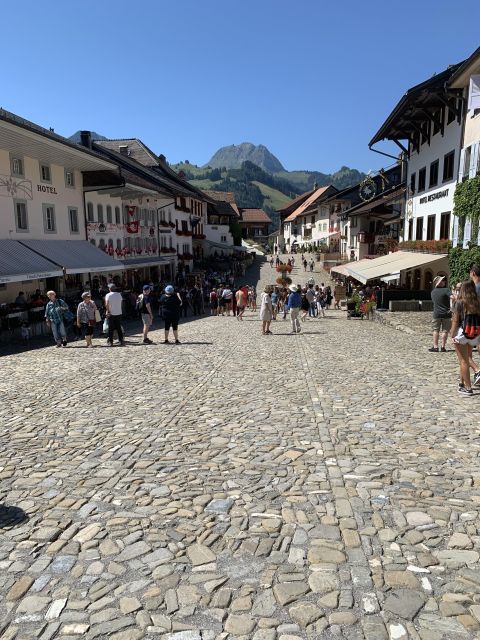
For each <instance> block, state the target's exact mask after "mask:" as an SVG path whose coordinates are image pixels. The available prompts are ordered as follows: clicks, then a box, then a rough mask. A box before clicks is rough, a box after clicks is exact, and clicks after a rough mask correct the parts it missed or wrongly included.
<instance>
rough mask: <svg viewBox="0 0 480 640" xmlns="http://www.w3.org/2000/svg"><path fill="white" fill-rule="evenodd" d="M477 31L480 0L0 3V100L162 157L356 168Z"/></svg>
mask: <svg viewBox="0 0 480 640" xmlns="http://www.w3.org/2000/svg"><path fill="white" fill-rule="evenodd" d="M479 24H480V2H479V0H461V1H460V2H452V1H451V0H449V1H448V2H447V1H446V0H403V1H402V2H397V3H393V4H392V3H386V2H384V1H380V0H367V1H366V2H357V1H356V0H343V1H342V0H335V1H332V0H171V1H168V2H167V1H165V0H136V1H132V0H81V1H80V0H68V1H65V0H51V1H50V2H46V3H43V2H38V0H22V2H9V3H6V4H5V5H3V6H2V38H1V43H0V50H1V52H2V56H1V57H2V61H3V64H2V79H1V94H0V95H1V98H0V106H2V107H3V108H5V109H8V110H10V111H13V112H14V113H16V114H18V115H21V116H23V117H25V118H28V119H30V120H33V121H34V122H36V123H38V124H41V125H43V126H46V127H49V126H51V127H54V129H55V131H56V132H57V133H60V134H62V135H65V136H68V135H71V134H72V133H74V132H75V131H77V130H78V129H91V130H93V131H96V132H98V133H100V134H102V135H105V136H107V137H111V138H120V137H138V138H140V139H142V140H143V141H144V142H145V143H146V144H147V145H148V146H149V147H151V148H152V149H153V150H154V151H155V152H157V153H164V154H165V155H166V157H167V159H168V160H169V162H178V161H180V160H185V159H188V160H189V161H190V162H192V163H195V164H204V163H206V162H207V161H208V160H209V158H210V157H211V155H212V154H213V153H214V152H215V151H216V150H217V149H218V148H219V147H221V146H224V145H229V144H238V143H240V142H244V141H248V142H253V143H255V144H260V143H262V144H265V145H266V146H267V147H268V148H269V149H270V150H271V151H272V153H274V154H275V155H276V156H277V157H278V158H279V159H280V161H281V162H282V163H283V164H284V166H285V167H286V168H287V169H289V170H293V169H310V170H318V171H325V172H330V171H335V170H337V169H338V168H339V167H340V166H341V165H348V166H350V167H354V168H358V169H361V170H364V171H367V170H369V169H376V168H379V167H380V166H382V165H384V164H388V159H385V162H384V160H383V159H382V157H381V156H378V155H376V154H374V153H372V152H371V151H369V150H368V141H369V140H370V139H371V137H372V135H373V134H374V133H375V132H376V130H377V129H378V128H379V126H380V125H381V124H382V122H383V121H384V119H385V118H386V117H387V115H388V114H389V113H390V111H391V109H392V108H393V107H394V105H395V104H396V102H397V101H398V100H399V99H400V97H401V96H402V94H403V93H404V92H405V91H406V90H407V89H408V88H409V87H411V86H413V85H415V84H417V83H418V82H421V81H423V80H425V79H427V78H428V77H430V76H431V75H432V74H433V73H434V72H439V71H441V70H443V69H444V68H445V67H447V66H448V65H449V64H451V63H456V62H458V61H460V60H462V59H464V58H466V57H467V56H468V55H470V53H472V52H473V51H474V50H475V49H476V48H477V47H478V46H479V45H480V36H479V31H478V25H479ZM384 149H387V150H388V146H386V147H384ZM395 149H396V148H394V150H395Z"/></svg>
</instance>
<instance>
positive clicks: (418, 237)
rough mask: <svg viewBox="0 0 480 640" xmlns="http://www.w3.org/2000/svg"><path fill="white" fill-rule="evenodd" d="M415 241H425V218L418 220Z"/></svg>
mask: <svg viewBox="0 0 480 640" xmlns="http://www.w3.org/2000/svg"><path fill="white" fill-rule="evenodd" d="M415 240H423V218H417V229H416V234H415Z"/></svg>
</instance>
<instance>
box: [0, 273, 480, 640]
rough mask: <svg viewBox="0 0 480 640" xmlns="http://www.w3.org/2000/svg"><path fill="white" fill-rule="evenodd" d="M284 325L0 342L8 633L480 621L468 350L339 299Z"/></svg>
mask: <svg viewBox="0 0 480 640" xmlns="http://www.w3.org/2000/svg"><path fill="white" fill-rule="evenodd" d="M273 274H274V272H273V271H272V270H271V268H270V266H269V265H268V264H264V265H263V267H262V271H261V282H262V283H265V282H268V281H270V280H271V279H273ZM315 277H320V278H322V277H323V276H322V275H320V274H319V275H318V276H317V275H315ZM297 279H300V280H301V281H302V280H303V279H304V276H303V274H300V273H299V274H298V278H297V277H296V275H295V280H297ZM272 330H273V332H274V335H271V336H262V335H261V334H260V322H259V320H258V317H257V314H253V313H251V312H249V313H247V315H246V317H245V321H244V322H238V321H237V320H235V319H234V318H231V317H230V318H227V317H225V318H223V317H220V318H210V317H208V318H207V317H205V318H202V319H200V320H198V321H195V322H190V323H188V324H186V325H184V326H182V327H181V339H182V342H183V344H182V345H164V344H157V345H152V346H143V345H140V344H138V342H139V341H140V337H139V336H137V338H135V341H134V339H132V338H130V339H129V341H130V344H129V345H128V346H127V347H126V348H124V349H122V348H120V347H118V348H114V349H107V348H103V347H100V346H98V347H97V348H95V349H93V350H89V349H85V348H81V347H80V346H78V347H74V346H72V347H69V348H68V349H64V350H57V349H55V348H47V349H43V350H36V351H32V352H31V353H23V354H19V355H11V356H5V357H4V358H2V361H1V365H2V379H1V382H0V387H1V388H0V391H1V403H0V424H1V425H2V426H1V431H0V451H1V456H0V489H1V491H2V493H1V494H0V497H3V501H4V505H5V506H4V507H3V508H1V514H0V526H1V528H0V637H1V639H2V640H5V639H7V640H10V639H12V638H17V639H22V640H23V639H28V638H41V639H42V640H48V639H50V638H53V637H55V638H62V639H63V640H66V639H73V638H82V639H83V638H85V639H86V640H90V639H92V640H93V639H96V638H109V639H111V640H136V639H140V638H146V639H152V640H153V639H156V638H166V639H168V640H201V639H203V640H209V639H210V640H213V639H216V638H235V639H242V638H244V639H247V638H248V639H251V638H253V639H255V640H270V639H272V640H273V639H276V638H277V639H279V640H292V639H294V638H321V639H326V640H328V639H331V638H346V639H348V640H360V639H366V640H383V639H387V638H390V639H394V640H403V639H406V638H413V639H420V640H457V639H474V638H480V626H479V620H480V568H479V567H480V565H479V558H480V556H479V551H478V547H479V542H480V537H479V534H478V527H479V511H480V469H479V465H478V455H479V452H480V439H479V431H480V393H477V394H476V395H475V397H474V398H473V399H467V398H465V399H464V398H461V397H459V396H457V394H456V388H455V381H456V363H455V355H454V354H453V353H451V352H450V353H447V354H428V353H426V349H425V341H424V337H422V336H417V335H408V334H405V333H403V332H400V331H395V330H394V329H392V328H391V327H388V326H383V325H381V324H378V323H375V322H367V321H357V320H349V321H347V320H346V318H345V313H344V312H333V311H331V312H330V313H329V314H328V317H327V318H326V319H325V320H323V319H315V320H308V321H307V322H305V324H302V332H301V333H300V334H297V335H291V334H290V326H289V322H288V321H286V322H284V321H282V320H279V321H277V322H274V323H272ZM160 334H161V332H160V331H157V332H156V333H154V337H156V338H157V340H159V339H160V338H161V335H160ZM102 342H103V341H102ZM98 344H100V342H98Z"/></svg>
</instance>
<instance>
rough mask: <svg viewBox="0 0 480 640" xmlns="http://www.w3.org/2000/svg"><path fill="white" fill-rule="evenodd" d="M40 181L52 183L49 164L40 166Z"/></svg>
mask: <svg viewBox="0 0 480 640" xmlns="http://www.w3.org/2000/svg"><path fill="white" fill-rule="evenodd" d="M40 180H41V181H42V182H51V181H52V174H51V172H50V166H49V165H48V164H41V165H40Z"/></svg>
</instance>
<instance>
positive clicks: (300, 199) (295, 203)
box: [277, 189, 313, 215]
mask: <svg viewBox="0 0 480 640" xmlns="http://www.w3.org/2000/svg"><path fill="white" fill-rule="evenodd" d="M312 193H313V189H312V190H311V191H305V193H302V194H301V195H299V196H297V197H296V198H294V199H293V200H290V202H288V203H287V204H286V205H285V206H284V207H282V208H281V209H277V211H278V213H279V214H280V215H282V213H283V214H285V213H291V212H292V211H294V210H295V209H296V208H297V207H299V206H300V205H301V204H302V202H305V200H306V199H307V198H308V197H309V196H311V195H312Z"/></svg>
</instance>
